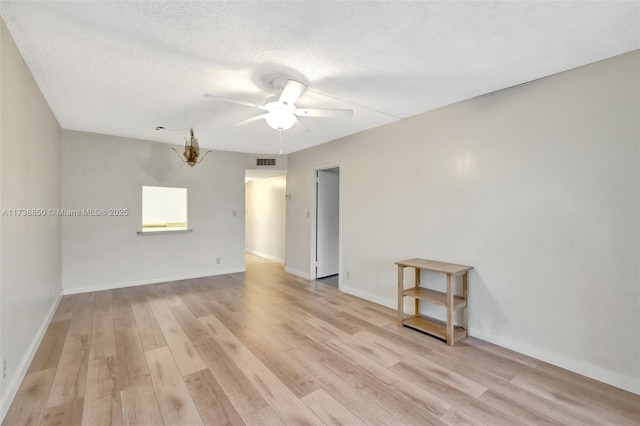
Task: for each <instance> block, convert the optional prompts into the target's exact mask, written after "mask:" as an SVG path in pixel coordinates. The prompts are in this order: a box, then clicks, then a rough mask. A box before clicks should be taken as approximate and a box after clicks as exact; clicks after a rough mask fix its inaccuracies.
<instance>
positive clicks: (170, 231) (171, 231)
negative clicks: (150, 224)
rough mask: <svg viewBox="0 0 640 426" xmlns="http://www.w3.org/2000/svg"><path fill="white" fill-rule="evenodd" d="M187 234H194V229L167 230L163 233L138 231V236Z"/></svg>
mask: <svg viewBox="0 0 640 426" xmlns="http://www.w3.org/2000/svg"><path fill="white" fill-rule="evenodd" d="M187 232H193V229H191V228H189V229H165V230H162V231H157V230H156V231H138V232H136V234H138V235H161V234H184V233H187Z"/></svg>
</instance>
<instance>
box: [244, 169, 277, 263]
mask: <svg viewBox="0 0 640 426" xmlns="http://www.w3.org/2000/svg"><path fill="white" fill-rule="evenodd" d="M286 186H287V178H286V176H276V177H272V178H268V179H256V180H252V181H250V182H248V183H247V184H246V208H245V209H246V223H247V225H246V231H245V246H246V250H247V251H248V252H250V253H253V254H257V255H258V256H262V257H266V258H268V259H271V260H274V261H276V262H280V263H284V255H285V226H286V206H287V204H286V203H287V202H286V200H285V195H286Z"/></svg>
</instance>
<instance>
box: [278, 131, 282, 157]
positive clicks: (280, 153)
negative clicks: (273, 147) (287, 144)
mask: <svg viewBox="0 0 640 426" xmlns="http://www.w3.org/2000/svg"><path fill="white" fill-rule="evenodd" d="M278 133H280V149H279V150H278V155H282V130H279V131H278Z"/></svg>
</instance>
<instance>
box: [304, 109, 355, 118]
mask: <svg viewBox="0 0 640 426" xmlns="http://www.w3.org/2000/svg"><path fill="white" fill-rule="evenodd" d="M293 113H294V114H295V115H297V116H298V117H326V118H351V117H353V110H351V109H319V108H296V110H295V111H294V112H293Z"/></svg>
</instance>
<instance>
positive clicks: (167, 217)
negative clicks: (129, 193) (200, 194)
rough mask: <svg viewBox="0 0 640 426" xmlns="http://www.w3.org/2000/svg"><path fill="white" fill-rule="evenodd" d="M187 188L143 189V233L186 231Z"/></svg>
mask: <svg viewBox="0 0 640 426" xmlns="http://www.w3.org/2000/svg"><path fill="white" fill-rule="evenodd" d="M185 230H188V228H187V188H166V187H161V186H143V187H142V232H164V231H185Z"/></svg>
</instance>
